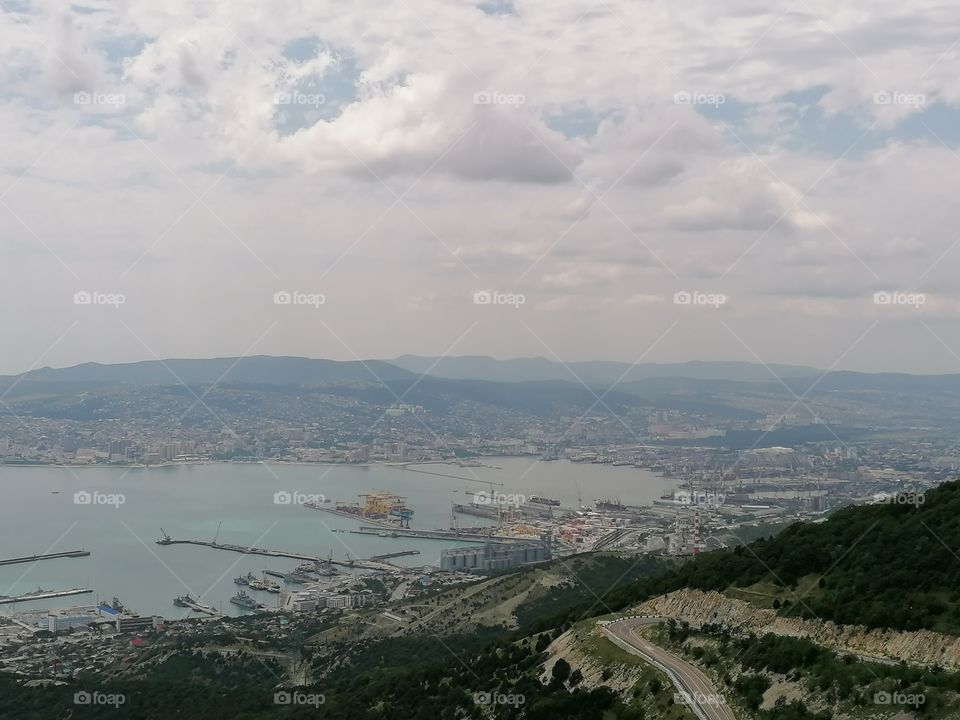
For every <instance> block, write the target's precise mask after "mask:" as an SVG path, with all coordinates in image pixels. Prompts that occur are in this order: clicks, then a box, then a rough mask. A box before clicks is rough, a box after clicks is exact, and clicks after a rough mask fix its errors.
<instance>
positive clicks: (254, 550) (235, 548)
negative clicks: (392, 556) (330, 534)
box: [157, 528, 399, 572]
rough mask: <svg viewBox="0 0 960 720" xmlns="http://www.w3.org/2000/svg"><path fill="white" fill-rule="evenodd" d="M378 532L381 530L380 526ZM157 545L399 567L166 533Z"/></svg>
mask: <svg viewBox="0 0 960 720" xmlns="http://www.w3.org/2000/svg"><path fill="white" fill-rule="evenodd" d="M377 532H381V530H380V529H379V528H378V529H377ZM157 545H197V546H200V547H208V548H212V549H214V550H228V551H229V552H236V553H240V554H242V555H262V556H264V557H278V558H289V559H291V560H300V561H302V562H311V563H315V564H317V565H320V566H323V565H328V566H329V565H339V566H341V567H347V568H362V569H364V570H386V571H389V572H396V571H397V570H398V569H399V568H397V567H396V566H394V565H390V564H389V563H384V562H378V561H376V560H373V559H371V560H361V559H357V560H333V559H328V558H324V557H318V556H316V555H307V554H305V553H296V552H288V551H286V550H270V549H267V548H258V547H252V546H250V547H246V546H243V545H235V544H233V543H222V542H216V541H210V540H176V539H173V538H171V537H170V536H169V535H164V536H163V537H162V538H160V539H159V540H157Z"/></svg>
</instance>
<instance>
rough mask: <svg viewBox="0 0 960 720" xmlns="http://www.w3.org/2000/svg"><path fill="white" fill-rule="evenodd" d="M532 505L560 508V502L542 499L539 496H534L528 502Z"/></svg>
mask: <svg viewBox="0 0 960 720" xmlns="http://www.w3.org/2000/svg"><path fill="white" fill-rule="evenodd" d="M527 503H528V504H530V505H549V506H550V507H559V506H560V501H559V500H554V499H553V498H547V497H540V496H539V495H532V496H531V497H530V499H529V500H528V501H527Z"/></svg>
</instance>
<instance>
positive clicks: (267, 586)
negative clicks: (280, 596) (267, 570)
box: [260, 575, 280, 593]
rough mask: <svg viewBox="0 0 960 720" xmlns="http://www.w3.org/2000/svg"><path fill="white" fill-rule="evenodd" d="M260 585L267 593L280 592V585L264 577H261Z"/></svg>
mask: <svg viewBox="0 0 960 720" xmlns="http://www.w3.org/2000/svg"><path fill="white" fill-rule="evenodd" d="M260 584H261V585H263V589H264V590H266V591H267V592H270V593H278V592H280V583H276V582H274V581H273V580H270V579H268V578H267V576H266V575H264V576H263V580H261V581H260Z"/></svg>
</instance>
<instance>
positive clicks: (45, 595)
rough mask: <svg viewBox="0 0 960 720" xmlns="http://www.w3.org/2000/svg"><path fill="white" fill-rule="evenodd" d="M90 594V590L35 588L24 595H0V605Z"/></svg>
mask: <svg viewBox="0 0 960 720" xmlns="http://www.w3.org/2000/svg"><path fill="white" fill-rule="evenodd" d="M92 592H93V590H91V589H90V588H70V589H69V590H42V589H40V588H37V589H36V590H34V591H33V592H29V593H27V594H25V595H17V596H14V597H7V596H6V595H0V605H10V604H11V603H18V602H27V601H29V600H49V599H50V598H60V597H69V596H70V595H88V594H89V593H92Z"/></svg>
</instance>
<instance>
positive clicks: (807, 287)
mask: <svg viewBox="0 0 960 720" xmlns="http://www.w3.org/2000/svg"><path fill="white" fill-rule="evenodd" d="M0 8H2V9H0V60H2V62H0V303H2V307H3V309H4V312H3V313H0V338H2V340H0V373H14V372H22V371H25V370H27V369H31V368H34V367H42V366H66V365H72V364H76V363H81V362H87V361H96V362H126V361H134V360H149V359H155V358H169V357H212V356H240V355H250V354H272V355H302V356H311V357H325V358H333V359H340V360H352V359H356V358H389V357H394V356H397V355H401V354H405V353H412V354H421V355H467V354H482V355H491V356H495V357H504V358H505V357H518V356H532V355H538V356H543V357H547V358H550V359H555V360H563V361H577V360H590V359H608V360H620V361H625V362H677V361H685V360H747V361H751V362H761V363H794V364H805V365H814V366H817V367H820V368H823V369H856V370H865V371H906V372H922V373H931V372H960V327H958V319H960V284H958V283H957V282H955V278H956V276H957V270H958V267H960V247H957V245H958V244H960V234H958V223H957V216H958V215H957V211H958V209H960V208H958V195H957V185H958V182H957V181H958V177H960V83H958V82H957V81H956V79H957V77H958V74H960V73H958V70H960V9H958V8H957V7H956V5H955V4H954V5H951V4H950V3H945V2H934V1H932V0H930V1H928V0H898V1H897V2H892V1H889V0H876V1H875V2H872V3H870V4H869V5H865V6H862V7H858V6H856V4H854V3H850V2H836V1H831V2H826V1H819V0H809V1H807V0H797V1H796V2H790V1H789V0H786V1H784V2H773V3H771V2H763V3H760V2H756V1H755V0H727V1H726V2H723V3H717V2H715V1H713V0H710V1H707V0H691V2H685V3H674V2H666V1H659V0H658V1H654V2H645V1H639V2H638V1H637V0H619V1H618V0H609V1H607V0H598V1H597V2H591V0H581V2H570V1H569V0H554V1H552V2H544V1H543V0H540V1H539V2H527V1H525V0H514V1H512V2H511V1H510V0H486V1H484V2H480V3H472V2H466V1H462V0H460V1H458V2H449V1H441V0H416V1H415V0H394V1H392V2H391V1H389V0H366V1H365V2H363V3H355V2H346V1H341V0H336V1H333V0H311V2H291V1H288V0H277V2H271V3H264V2H259V3H251V2H247V1H245V0H231V2H216V1H215V2H205V3H188V2H180V1H179V0H150V1H149V2H146V1H142V0H130V1H129V2H125V3H108V2H85V3H82V4H74V5H67V4H65V3H62V2H54V1H52V0H51V1H46V0H44V1H38V2H29V1H27V0H5V1H4V2H3V3H2V4H0Z"/></svg>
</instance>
